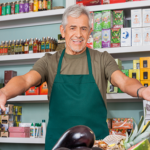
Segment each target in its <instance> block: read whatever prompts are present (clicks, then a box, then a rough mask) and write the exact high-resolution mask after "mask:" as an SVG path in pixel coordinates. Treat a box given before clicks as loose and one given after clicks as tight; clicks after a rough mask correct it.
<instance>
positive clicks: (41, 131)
mask: <svg viewBox="0 0 150 150" xmlns="http://www.w3.org/2000/svg"><path fill="white" fill-rule="evenodd" d="M41 136H43V126H42V127H41Z"/></svg>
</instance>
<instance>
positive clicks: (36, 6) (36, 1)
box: [33, 0, 38, 12]
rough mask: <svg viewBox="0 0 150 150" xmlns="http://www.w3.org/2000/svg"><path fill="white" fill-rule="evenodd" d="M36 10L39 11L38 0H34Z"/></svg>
mask: <svg viewBox="0 0 150 150" xmlns="http://www.w3.org/2000/svg"><path fill="white" fill-rule="evenodd" d="M33 11H34V12H36V11H38V0H34V9H33Z"/></svg>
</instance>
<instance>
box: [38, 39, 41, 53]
mask: <svg viewBox="0 0 150 150" xmlns="http://www.w3.org/2000/svg"><path fill="white" fill-rule="evenodd" d="M38 45H39V46H38V47H39V48H38V53H41V39H39V40H38Z"/></svg>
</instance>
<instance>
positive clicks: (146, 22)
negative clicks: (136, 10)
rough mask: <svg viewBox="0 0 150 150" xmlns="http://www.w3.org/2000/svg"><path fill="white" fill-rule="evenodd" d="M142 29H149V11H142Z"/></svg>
mask: <svg viewBox="0 0 150 150" xmlns="http://www.w3.org/2000/svg"><path fill="white" fill-rule="evenodd" d="M143 27H150V9H143Z"/></svg>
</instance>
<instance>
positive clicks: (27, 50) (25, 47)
mask: <svg viewBox="0 0 150 150" xmlns="http://www.w3.org/2000/svg"><path fill="white" fill-rule="evenodd" d="M28 53H29V40H28V39H26V40H25V43H24V54H28Z"/></svg>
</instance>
